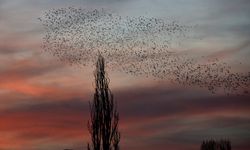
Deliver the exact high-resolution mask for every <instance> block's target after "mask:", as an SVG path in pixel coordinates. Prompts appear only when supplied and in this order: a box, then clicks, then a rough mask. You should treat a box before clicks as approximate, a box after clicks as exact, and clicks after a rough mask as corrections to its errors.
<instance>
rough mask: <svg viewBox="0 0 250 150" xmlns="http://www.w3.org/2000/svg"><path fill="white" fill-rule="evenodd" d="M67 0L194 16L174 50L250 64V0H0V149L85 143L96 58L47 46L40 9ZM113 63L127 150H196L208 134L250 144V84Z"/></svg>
mask: <svg viewBox="0 0 250 150" xmlns="http://www.w3.org/2000/svg"><path fill="white" fill-rule="evenodd" d="M69 6H72V7H77V8H78V7H82V8H86V9H89V8H105V9H109V10H112V11H114V12H117V13H119V14H121V15H128V16H134V15H135V16H139V15H144V16H153V17H159V18H169V19H174V20H178V21H179V22H181V23H183V24H187V25H192V26H194V29H193V31H191V32H190V38H188V39H187V40H184V41H183V42H182V44H181V45H179V46H177V47H175V49H176V50H179V51H184V52H185V53H191V54H194V55H203V56H205V57H208V58H211V57H215V58H218V59H220V60H223V61H225V62H227V63H228V64H229V65H230V66H231V67H232V70H234V71H235V72H242V73H246V72H250V69H249V68H250V61H249V57H250V19H249V18H250V1H249V0H237V1H236V0H40V1H38V0H0V150H63V149H66V148H72V149H74V150H80V149H86V146H87V142H88V141H90V135H89V133H88V130H87V121H88V119H89V101H91V100H92V99H93V93H94V86H93V83H94V76H93V71H94V69H95V68H94V67H93V66H86V67H77V66H70V65H68V64H66V63H64V62H61V61H59V60H58V59H57V58H56V57H53V56H51V55H50V54H49V53H46V52H44V51H43V49H42V48H41V45H42V37H43V36H44V29H43V27H42V25H41V23H40V22H39V20H38V18H39V17H40V16H41V15H42V14H43V13H44V12H45V11H47V10H49V9H52V8H62V7H69ZM107 71H108V75H109V78H110V88H111V90H112V92H113V94H114V96H115V99H116V101H117V103H118V110H119V113H120V126H119V129H120V131H121V135H122V137H121V150H154V149H157V150H166V149H169V150H199V149H200V144H201V142H202V140H204V139H211V138H214V139H221V138H223V139H230V141H231V142H232V148H233V150H249V149H250V94H246V95H240V96H239V95H226V94H224V93H220V92H219V93H216V94H212V93H211V92H209V91H208V90H207V89H206V88H204V89H203V88H199V87H195V86H183V85H178V84H174V83H171V82H169V81H168V80H160V79H155V78H152V77H146V76H143V75H141V76H132V75H129V74H126V73H124V72H119V71H115V70H112V71H111V70H107ZM248 90H249V89H248Z"/></svg>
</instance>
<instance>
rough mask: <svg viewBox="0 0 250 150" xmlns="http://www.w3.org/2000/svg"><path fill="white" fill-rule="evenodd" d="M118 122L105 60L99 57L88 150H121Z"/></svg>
mask: <svg viewBox="0 0 250 150" xmlns="http://www.w3.org/2000/svg"><path fill="white" fill-rule="evenodd" d="M118 121H119V114H118V112H117V105H116V103H114V97H113V94H112V93H111V91H110V89H109V79H108V78H107V76H106V73H105V62H104V58H103V57H102V56H101V55H99V57H98V60H97V63H96V71H95V94H94V100H93V102H92V103H91V102H90V121H89V122H88V129H89V132H90V134H91V142H92V143H91V144H89V143H88V150H119V142H120V132H119V131H118Z"/></svg>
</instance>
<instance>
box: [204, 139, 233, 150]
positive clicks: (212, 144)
mask: <svg viewBox="0 0 250 150" xmlns="http://www.w3.org/2000/svg"><path fill="white" fill-rule="evenodd" d="M201 150H231V142H230V141H229V140H220V141H215V140H206V141H203V142H202V144H201Z"/></svg>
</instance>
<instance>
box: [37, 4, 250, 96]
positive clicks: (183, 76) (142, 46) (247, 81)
mask: <svg viewBox="0 0 250 150" xmlns="http://www.w3.org/2000/svg"><path fill="white" fill-rule="evenodd" d="M39 20H41V22H42V24H43V25H44V27H45V29H46V33H45V36H44V38H43V48H44V50H45V51H47V52H49V53H51V54H52V55H54V56H56V57H58V58H59V59H60V60H61V61H64V62H67V63H69V64H71V65H72V64H74V65H78V66H85V65H89V64H94V63H95V61H96V59H97V57H98V56H99V54H101V55H102V56H103V57H104V58H105V60H106V61H107V62H108V64H109V66H108V68H109V69H111V70H118V71H122V72H125V73H128V74H131V75H135V76H138V75H144V76H152V77H155V78H157V79H164V80H165V79H168V80H171V81H173V82H175V83H179V84H182V85H185V86H186V85H188V86H198V87H203V88H207V89H208V90H209V91H211V92H212V93H215V92H217V91H221V90H223V91H224V93H226V94H248V93H249V92H248V90H249V85H250V72H248V73H237V72H233V70H232V69H231V67H230V66H229V65H228V64H227V63H224V62H222V61H221V60H217V59H213V60H209V61H206V62H203V63H201V62H200V61H199V60H200V59H204V57H198V58H197V57H192V56H190V55H183V54H180V53H178V52H173V51H170V47H171V45H172V44H173V43H175V42H176V41H178V40H180V39H183V38H187V37H186V33H187V32H188V31H189V30H190V29H191V28H192V27H190V26H187V25H182V24H179V23H178V22H176V21H167V20H164V19H160V18H154V17H145V16H138V17H128V16H125V17H124V16H120V15H118V14H116V13H112V12H110V11H106V10H104V9H101V10H97V9H94V10H85V9H81V8H79V9H76V8H72V7H69V8H61V9H52V10H49V11H47V12H45V13H44V15H43V16H42V17H40V18H39Z"/></svg>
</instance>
